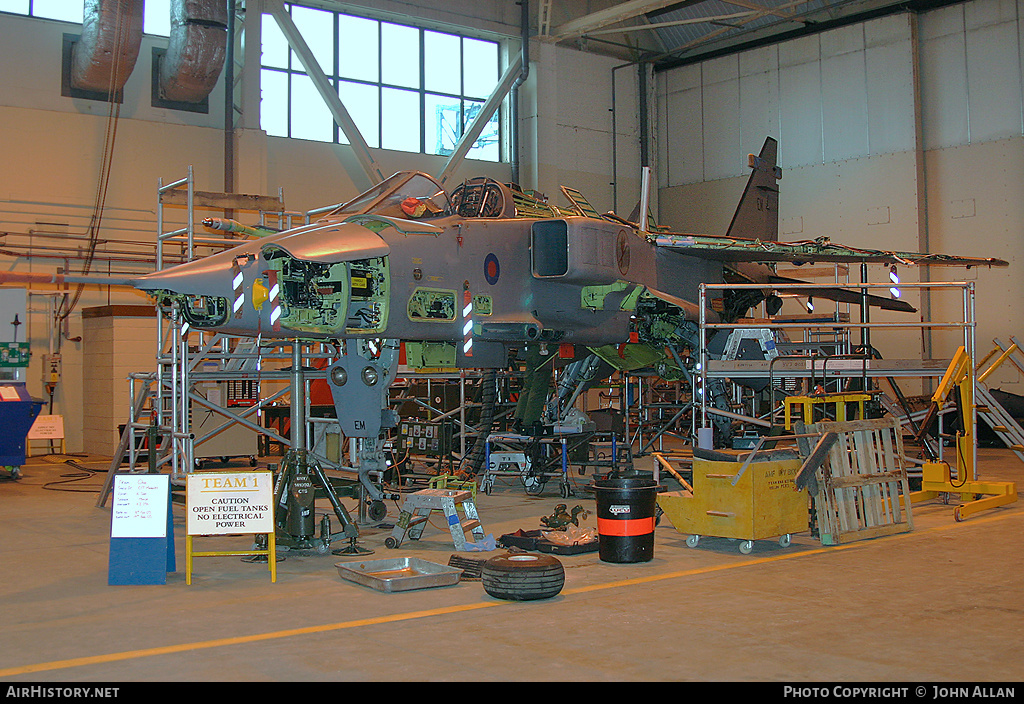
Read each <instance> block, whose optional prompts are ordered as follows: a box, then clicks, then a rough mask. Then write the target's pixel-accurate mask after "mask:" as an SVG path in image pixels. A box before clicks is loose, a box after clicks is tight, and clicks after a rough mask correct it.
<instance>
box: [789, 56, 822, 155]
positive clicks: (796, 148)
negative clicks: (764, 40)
mask: <svg viewBox="0 0 1024 704" xmlns="http://www.w3.org/2000/svg"><path fill="white" fill-rule="evenodd" d="M779 58H780V63H781V58H782V56H781V52H780V57H779ZM779 102H780V113H781V125H782V128H781V135H782V144H783V145H784V146H783V154H785V163H786V164H787V165H789V166H799V165H804V164H820V163H821V162H822V159H823V156H822V146H821V65H820V64H819V63H818V62H813V63H801V64H794V65H787V66H780V68H779Z"/></svg>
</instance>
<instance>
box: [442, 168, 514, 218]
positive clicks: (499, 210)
mask: <svg viewBox="0 0 1024 704" xmlns="http://www.w3.org/2000/svg"><path fill="white" fill-rule="evenodd" d="M507 191H508V189H507V187H505V186H502V185H501V184H500V183H498V182H497V181H495V180H494V179H493V178H487V177H483V176H481V177H477V178H471V179H468V180H467V181H464V182H463V183H462V184H460V185H459V186H458V187H457V188H456V189H455V190H454V191H452V195H451V199H450V205H449V208H448V212H449V214H451V215H458V216H459V217H463V218H502V217H512V215H513V214H514V212H515V209H514V207H513V202H512V194H511V193H509V192H507Z"/></svg>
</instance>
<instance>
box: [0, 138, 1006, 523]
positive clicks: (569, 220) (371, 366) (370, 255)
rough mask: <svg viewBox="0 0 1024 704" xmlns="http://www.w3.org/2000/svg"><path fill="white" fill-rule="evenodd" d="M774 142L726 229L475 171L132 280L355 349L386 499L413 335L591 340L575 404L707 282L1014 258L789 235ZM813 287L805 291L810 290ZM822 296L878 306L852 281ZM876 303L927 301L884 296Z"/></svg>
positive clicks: (449, 339)
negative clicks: (398, 384)
mask: <svg viewBox="0 0 1024 704" xmlns="http://www.w3.org/2000/svg"><path fill="white" fill-rule="evenodd" d="M777 146H778V145H777V143H776V141H775V140H774V139H772V138H770V137H769V138H768V139H767V140H766V141H765V143H764V146H763V147H762V149H761V151H760V153H759V154H757V155H753V154H752V155H750V157H749V166H750V168H751V174H750V177H749V179H748V181H747V184H746V187H745V189H744V191H743V194H742V196H741V198H740V201H739V204H738V206H737V209H736V211H735V213H734V216H733V219H732V222H731V224H730V226H729V228H728V231H727V232H726V234H725V235H718V236H716V235H696V234H688V233H675V232H670V231H668V230H666V229H664V228H660V227H658V226H657V225H656V224H655V223H653V222H652V220H653V219H652V218H650V216H649V214H648V208H647V207H646V199H645V198H642V199H641V202H642V207H638V208H637V209H636V210H634V213H633V214H631V216H630V217H629V218H622V217H619V216H618V215H616V214H614V213H611V212H609V213H604V214H602V213H599V212H598V211H597V210H596V209H595V208H594V207H593V206H591V205H590V203H589V202H588V201H587V200H586V198H584V197H583V196H582V194H580V193H579V192H578V191H575V190H573V189H570V188H565V187H563V188H562V193H563V195H564V196H565V197H566V199H567V201H568V203H569V205H568V206H566V207H560V206H555V205H552V204H550V203H549V202H548V201H547V199H546V198H544V197H543V196H541V195H540V194H537V193H534V192H530V191H527V190H523V189H521V188H520V187H518V186H517V185H515V184H505V183H499V182H498V181H495V180H492V179H489V178H475V179H470V180H467V181H465V182H463V183H461V184H460V185H458V186H457V187H456V188H454V189H453V190H452V191H451V192H450V193H448V192H446V191H445V190H444V188H443V187H442V186H441V185H440V184H439V183H438V182H437V181H436V180H435V179H433V178H432V177H430V176H428V175H427V174H424V173H420V172H413V171H403V172H399V173H396V174H394V175H393V176H391V177H390V178H388V179H386V180H384V181H383V182H381V183H379V184H377V185H375V186H373V187H372V188H370V189H369V190H368V191H366V192H365V193H362V194H360V195H359V196H357V197H355V198H353V199H352V200H350V201H348V202H346V203H344V204H342V205H340V206H338V207H336V208H334V209H333V210H331V211H329V212H327V213H326V214H325V215H323V216H322V217H321V218H320V219H318V220H317V221H316V222H311V223H309V224H305V225H302V226H299V227H295V228H292V229H288V230H285V231H282V232H277V233H268V232H266V231H265V230H258V231H257V230H256V229H253V228H245V227H244V226H243V227H234V226H233V225H232V224H231V223H228V222H225V221H223V220H210V221H209V222H208V223H207V225H208V226H209V227H211V228H214V229H221V230H225V229H234V230H235V231H236V232H239V233H240V234H245V235H249V236H250V237H251V239H248V240H243V241H242V242H241V243H240V244H239V245H237V246H235V247H233V248H230V249H227V250H224V251H221V252H219V253H216V254H212V255H210V256H207V257H204V258H201V259H197V260H195V261H190V262H187V263H184V264H180V265H177V266H172V267H169V268H167V269H164V270H161V271H157V272H154V273H151V274H147V275H144V276H141V277H138V278H136V279H132V280H129V281H126V282H124V283H127V284H129V285H131V286H134V287H135V288H137V289H139V290H142V291H144V292H146V293H147V294H149V295H151V296H152V297H153V298H154V299H155V300H156V302H157V304H158V305H159V306H160V307H161V309H162V310H163V311H165V312H168V313H169V314H170V315H176V316H180V321H181V322H182V324H183V325H188V326H190V327H191V328H193V329H199V330H208V331H215V332H220V333H225V334H229V335H239V336H244V337H257V336H260V337H262V338H263V339H283V340H290V339H296V340H300V339H327V340H337V341H339V342H340V343H342V344H341V345H340V349H341V354H340V356H339V359H338V360H336V361H334V362H333V363H332V364H331V365H330V367H329V368H328V369H327V370H326V379H327V383H328V384H329V386H330V388H331V392H332V396H333V399H334V404H335V408H336V411H337V417H338V422H339V424H340V426H341V430H342V432H343V433H344V434H345V435H346V436H347V437H354V438H363V439H364V447H365V449H364V451H363V452H361V454H360V469H359V475H360V481H361V483H363V485H364V486H366V487H367V489H368V490H369V491H370V496H371V497H372V498H373V500H374V503H375V505H376V506H377V507H378V508H379V507H380V506H382V503H381V501H380V500H381V498H382V494H381V493H380V491H379V489H376V488H374V487H373V486H372V485H371V484H370V482H369V481H368V479H367V475H368V473H369V471H372V470H375V469H383V467H384V461H383V454H382V452H381V450H380V446H379V444H378V439H379V438H380V436H381V433H382V431H383V429H385V428H388V427H393V425H394V422H395V419H394V417H393V414H390V412H389V410H388V409H387V403H386V400H387V397H386V391H387V387H388V386H389V385H390V383H391V381H392V380H393V379H394V376H395V372H396V367H397V360H398V358H399V349H400V345H399V343H403V344H404V347H405V354H406V361H407V362H408V364H409V365H410V366H412V367H458V368H473V369H501V368H506V367H507V366H508V364H509V355H510V350H512V349H515V350H516V351H517V352H520V353H522V352H523V351H524V350H526V356H527V358H529V356H530V354H531V353H533V354H536V351H537V350H538V349H540V348H543V347H546V346H548V345H573V346H574V347H575V348H576V349H584V350H587V351H589V352H590V353H591V354H589V356H586V357H585V358H581V359H580V360H579V361H578V362H574V363H573V366H572V367H571V368H567V370H568V371H570V372H571V373H570V374H568V375H567V376H565V377H563V379H561V380H560V385H559V389H558V398H557V399H556V401H559V400H561V399H563V398H567V397H568V386H567V385H563V384H562V383H561V382H562V381H565V380H566V379H568V380H569V381H571V380H572V379H573V378H585V377H586V376H587V375H588V374H593V372H594V368H595V366H596V363H597V360H598V358H599V357H601V354H602V351H604V352H607V350H608V349H613V350H614V349H617V348H621V346H622V345H623V344H627V343H634V344H637V345H641V346H646V347H648V348H649V349H660V350H664V349H669V350H676V349H682V348H683V346H688V347H689V348H690V349H691V350H692V349H695V345H696V343H697V336H696V334H695V333H696V330H697V321H698V320H699V319H700V317H701V313H702V312H701V311H700V310H699V307H698V306H699V300H700V297H699V295H698V292H699V287H700V285H701V284H702V283H707V284H721V283H752V284H764V287H763V288H757V289H750V288H745V289H742V290H734V291H731V292H730V291H729V290H726V291H725V293H724V294H723V295H722V297H721V299H719V300H711V301H710V303H711V305H709V306H708V309H707V310H705V311H703V315H704V317H705V320H707V321H708V322H719V321H722V322H731V321H735V320H736V319H738V318H740V317H742V316H744V315H746V314H747V312H748V311H749V310H750V308H751V307H753V306H755V305H757V304H759V303H760V302H761V301H762V300H766V299H767V301H768V303H767V304H766V305H767V307H768V309H769V312H773V311H776V310H777V309H778V307H779V306H780V305H781V301H780V300H779V299H778V297H777V295H776V294H777V293H782V292H785V291H786V286H787V285H789V284H793V283H800V282H797V281H795V280H793V279H788V278H783V277H780V276H778V275H777V274H776V272H775V268H774V265H775V264H777V263H778V262H796V263H811V262H847V263H855V262H870V263H882V264H890V265H891V264H898V265H901V266H905V265H958V266H1006V265H1007V262H1005V261H1003V260H999V259H990V258H989V259H985V258H971V257H959V256H949V255H940V254H927V253H914V252H891V251H881V250H867V249H863V248H856V247H850V246H843V245H839V244H836V243H832V242H831V241H830V240H829V239H828V238H824V237H822V238H818V239H814V240H806V241H801V242H780V241H779V240H778V204H779V186H778V181H779V180H780V179H781V178H782V171H781V169H780V168H779V167H778V165H777V164H776V155H777ZM30 276H31V275H30ZM87 278H88V277H84V278H79V279H76V277H73V276H64V277H61V278H60V282H66V283H75V282H76V281H78V282H85V283H103V282H98V281H94V280H91V279H90V280H86V279H87ZM20 280H26V279H25V277H24V276H18V275H16V274H0V281H8V282H12V281H20ZM54 280H55V281H56V279H54ZM106 283H114V282H110V281H107V282H106ZM801 292H802V293H803V295H808V291H807V289H803V290H802V291H801ZM811 293H812V295H814V296H815V297H820V298H833V299H836V300H843V301H849V302H854V303H861V302H862V300H863V299H862V296H861V294H860V293H858V292H849V291H845V290H842V289H831V288H827V287H823V288H821V289H814V291H813V292H811ZM867 302H868V303H869V304H870V305H872V306H878V307H881V308H885V309H892V310H901V311H908V312H910V311H913V310H914V309H913V308H912V307H911V306H909V305H908V304H906V303H905V302H903V301H901V300H893V299H890V298H884V297H879V296H868V297H867ZM380 340H384V343H383V344H371V343H373V342H375V341H380ZM673 355H674V356H675V358H676V361H677V362H679V361H680V360H679V356H678V355H677V354H676V353H675V352H673ZM608 357H609V355H607V354H605V355H604V357H603V358H604V359H607V358H608ZM528 371H529V369H528ZM548 380H549V377H548V378H546V379H545V383H543V384H541V385H540V388H541V390H542V393H540V394H536V393H532V394H529V397H530V399H531V400H530V401H529V403H528V404H526V405H527V406H528V408H527V409H526V410H525V411H523V413H522V416H521V418H520V419H521V420H527V421H529V420H535V419H536V418H537V416H538V415H539V412H540V409H541V407H542V406H543V404H544V398H545V396H546V395H547V389H548V384H547V381H548ZM534 391H536V389H534ZM712 395H713V394H712ZM570 405H571V404H570ZM517 413H518V411H517ZM517 417H519V416H517ZM479 444H480V443H478V445H479ZM474 449H476V448H474ZM372 515H373V514H372V513H371V517H372Z"/></svg>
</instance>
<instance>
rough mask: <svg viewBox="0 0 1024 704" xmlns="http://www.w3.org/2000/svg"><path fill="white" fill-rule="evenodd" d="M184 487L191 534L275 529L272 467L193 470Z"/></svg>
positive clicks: (265, 531) (261, 531)
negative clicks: (217, 470) (251, 470)
mask: <svg viewBox="0 0 1024 704" xmlns="http://www.w3.org/2000/svg"><path fill="white" fill-rule="evenodd" d="M185 489H186V505H187V511H188V518H187V520H186V522H185V530H186V533H187V534H188V535H229V534H234V533H273V532H274V511H273V504H274V475H273V473H272V472H270V471H255V472H192V473H191V474H189V475H188V476H187V477H186V481H185Z"/></svg>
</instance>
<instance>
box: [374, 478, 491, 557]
mask: <svg viewBox="0 0 1024 704" xmlns="http://www.w3.org/2000/svg"><path fill="white" fill-rule="evenodd" d="M460 508H461V509H462V513H463V515H464V518H461V517H460V516H459V509H460ZM434 511H440V512H441V513H443V514H444V516H445V519H446V521H447V523H448V530H450V531H451V534H452V542H453V543H455V549H456V550H458V551H460V552H461V551H463V550H465V549H466V533H471V534H472V535H473V537H474V538H477V539H483V538H484V529H483V526H482V525H481V524H480V516H479V514H478V513H477V510H476V502H474V501H473V493H472V492H470V491H464V490H459V489H423V490H421V491H417V492H416V493H415V494H411V495H410V496H409V497H408V498H407V499H406V500H405V503H404V504H402V513H401V515H400V516H399V517H398V523H396V524H395V527H394V529H393V530H392V531H391V535H389V536H388V537H387V538H385V539H384V546H385V547H388V548H397V547H398V546H399V545H401V544H402V541H403V540H405V538H406V536H408V537H409V539H410V540H419V539H420V537H421V536H422V535H423V529H424V528H425V525H424V524H425V523H426V522H427V521H428V520H430V514H431V513H433V512H434Z"/></svg>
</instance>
